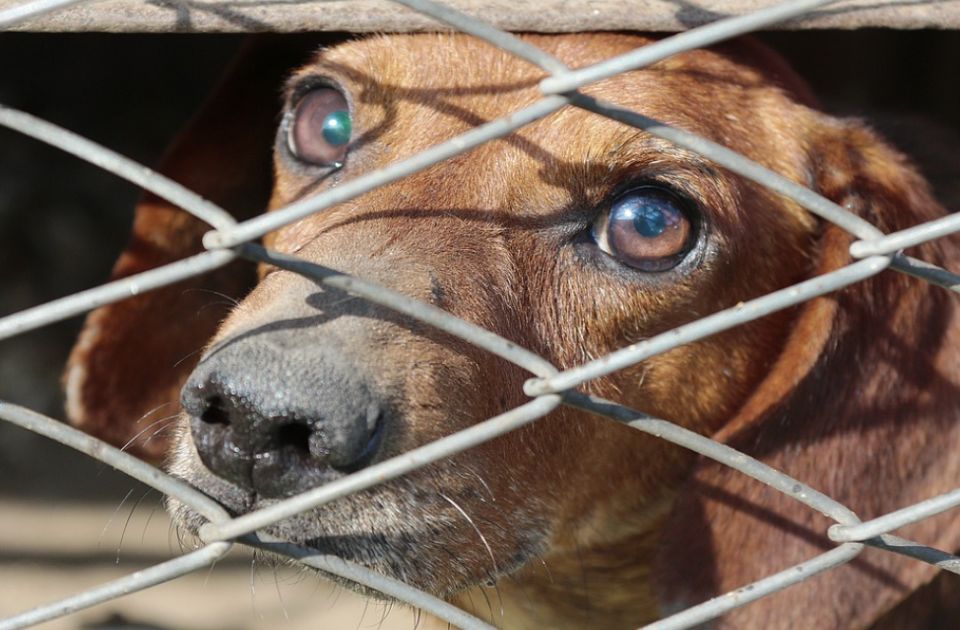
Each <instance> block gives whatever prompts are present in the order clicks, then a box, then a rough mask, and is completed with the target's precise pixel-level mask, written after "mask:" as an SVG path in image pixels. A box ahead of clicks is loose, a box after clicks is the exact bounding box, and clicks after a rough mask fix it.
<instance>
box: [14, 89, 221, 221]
mask: <svg viewBox="0 0 960 630" xmlns="http://www.w3.org/2000/svg"><path fill="white" fill-rule="evenodd" d="M0 125H3V126H4V127H7V128H8V129H13V130H14V131H18V132H20V133H22V134H24V135H27V136H30V137H31V138H34V139H36V140H40V141H41V142H45V143H47V144H49V145H50V146H53V147H56V148H58V149H60V150H61V151H65V152H66V153H70V154H72V155H75V156H77V157H78V158H80V159H81V160H85V161H87V162H89V163H91V164H93V165H95V166H99V167H100V168H102V169H103V170H105V171H107V172H110V173H113V174H114V175H116V176H118V177H122V178H123V179H125V180H127V181H128V182H132V183H134V184H136V185H137V186H139V187H140V188H143V189H144V190H149V191H150V192H152V193H153V194H155V195H156V196H158V197H160V198H162V199H166V200H167V201H169V202H170V203H172V204H173V205H175V206H177V207H178V208H183V209H184V210H186V211H187V212H189V213H190V214H192V215H193V216H195V217H197V218H198V219H200V220H201V221H203V222H204V223H207V224H209V225H212V226H213V227H215V228H217V229H226V228H229V227H231V226H233V225H236V223H237V222H236V221H234V219H233V217H232V216H230V213H229V212H227V211H226V210H224V209H223V208H220V207H219V206H217V205H216V204H213V203H210V202H209V201H207V200H206V199H204V198H203V197H201V196H200V195H198V194H197V193H195V192H193V191H192V190H189V189H187V188H184V187H183V186H181V185H180V184H178V183H177V182H175V181H173V180H172V179H169V178H167V177H164V176H163V175H161V174H160V173H157V172H156V171H154V170H151V169H149V168H147V167H146V166H143V165H141V164H138V163H137V162H134V161H133V160H131V159H129V158H125V157H123V156H122V155H120V154H119V153H117V152H116V151H111V150H110V149H108V148H106V147H104V146H101V145H99V144H97V143H96V142H93V141H91V140H87V139H86V138H84V137H82V136H78V135H77V134H75V133H73V132H72V131H67V130H66V129H64V128H63V127H58V126H57V125H54V124H53V123H49V122H47V121H45V120H41V119H39V118H37V117H36V116H31V115H30V114H27V113H26V112H22V111H20V110H17V109H12V108H10V107H7V106H5V105H0ZM223 159H225V160H226V159H229V157H228V156H224V158H223Z"/></svg>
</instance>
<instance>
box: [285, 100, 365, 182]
mask: <svg viewBox="0 0 960 630" xmlns="http://www.w3.org/2000/svg"><path fill="white" fill-rule="evenodd" d="M352 127H353V123H352V121H351V119H350V107H349V105H348V104H347V99H345V98H344V96H343V94H342V93H341V92H340V91H339V90H336V89H334V88H330V87H321V88H315V89H313V90H310V91H309V92H307V93H306V94H304V95H303V96H302V97H301V98H300V100H299V101H298V102H297V105H296V107H295V108H294V109H293V112H292V113H291V114H290V115H289V118H288V120H287V121H286V133H287V147H288V148H289V149H290V152H291V153H292V154H293V155H294V156H296V158H297V159H299V160H302V161H304V162H309V163H310V164H316V165H317V166H333V167H339V166H341V165H342V164H343V161H344V159H346V157H347V148H348V146H349V143H350V134H351V132H352Z"/></svg>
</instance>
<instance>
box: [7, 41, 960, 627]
mask: <svg viewBox="0 0 960 630" xmlns="http://www.w3.org/2000/svg"><path fill="white" fill-rule="evenodd" d="M760 37H761V39H763V40H765V41H766V42H767V43H769V44H770V45H772V46H773V47H774V48H775V49H777V50H779V51H780V52H781V53H783V54H784V55H785V56H786V57H787V58H788V59H789V60H790V61H791V62H792V63H793V65H794V66H795V67H796V68H797V69H798V70H799V72H800V74H801V75H803V76H805V77H806V78H807V79H808V80H810V82H811V83H812V84H813V86H814V89H815V91H816V92H817V93H818V94H819V95H820V96H821V97H822V98H823V101H824V104H825V107H826V108H827V109H828V110H830V111H832V112H834V113H842V114H848V115H854V116H859V117H863V118H866V119H868V120H871V121H874V122H875V123H876V125H877V126H878V127H880V128H882V129H883V130H884V131H885V132H886V133H887V134H888V136H891V137H893V138H894V143H895V144H897V145H898V146H900V147H901V148H903V149H904V150H905V151H906V152H907V153H910V154H912V155H914V156H916V157H917V159H918V160H919V161H920V162H921V163H922V164H923V168H924V171H925V172H926V174H927V175H928V177H930V178H931V179H933V180H936V181H937V182H938V186H939V189H940V195H941V199H942V200H944V202H945V203H946V204H947V206H948V209H949V210H956V209H957V208H958V206H957V204H956V203H954V202H951V201H949V200H951V199H953V200H958V199H960V178H958V177H956V174H957V167H956V162H957V160H956V154H957V147H958V146H960V142H958V140H960V133H958V130H960V82H957V81H956V60H957V59H960V34H957V33H951V32H931V31H919V32H897V31H884V30H868V31H858V32H852V33H847V32H832V31H827V32H815V33H811V32H801V33H767V34H762V35H761V36H760ZM240 41H241V38H240V37H239V36H225V35H149V36H143V35H92V34H83V35H35V34H12V33H7V34H0V59H2V60H3V61H2V62H0V103H3V104H6V105H10V106H12V107H16V108H19V109H22V110H25V111H27V112H29V113H32V114H35V115H37V116H39V117H41V118H44V119H46V120H49V121H52V122H54V123H57V124H59V125H62V126H64V127H66V128H67V129H70V130H72V131H75V132H78V133H80V134H81V135H84V136H87V137H89V138H91V139H93V140H95V141H97V142H99V143H101V144H103V145H105V146H107V147H110V148H112V149H114V150H116V151H119V152H120V153H122V154H124V155H126V156H129V157H131V158H133V159H135V160H138V161H140V162H142V163H144V164H147V165H151V164H155V163H156V161H157V159H158V158H159V156H160V154H161V152H162V151H163V149H164V147H165V146H166V144H167V143H168V142H169V141H170V139H171V138H172V137H173V136H174V134H175V133H176V131H177V129H178V128H179V127H180V126H181V125H182V124H183V123H184V121H185V120H186V119H187V118H188V117H189V116H190V114H191V113H192V112H193V111H194V109H195V108H196V107H197V106H198V104H199V103H200V101H201V100H202V99H203V97H204V95H205V94H206V92H207V90H208V89H209V88H210V87H211V85H212V84H213V82H214V81H215V80H216V78H217V77H218V75H219V74H220V73H221V71H222V70H223V68H224V67H225V65H226V64H227V62H228V61H229V59H230V58H231V56H232V55H233V53H234V52H235V50H236V49H237V47H238V45H239V44H240ZM278 81H279V78H278ZM137 196H138V191H137V190H136V189H135V188H134V187H132V186H131V185H129V184H127V183H126V182H124V181H121V180H119V179H117V178H115V177H113V176H111V175H108V174H106V173H104V172H102V171H100V170H98V169H97V168H95V167H93V166H90V165H88V164H86V163H85V162H82V161H81V160H78V159H75V158H73V157H71V156H68V155H66V154H64V153H62V152H60V151H58V150H56V149H53V148H50V147H48V146H46V145H43V144H40V143H38V142H35V141H33V140H30V139H28V138H25V137H22V136H20V135H18V134H15V133H13V132H9V131H6V130H3V129H0V316H2V315H6V314H10V313H14V312H17V311H19V310H21V309H24V308H27V307H30V306H34V305H37V304H41V303H43V302H46V301H48V300H51V299H54V298H57V297H61V296H64V295H68V294H70V293H73V292H75V291H78V290H81V289H85V288H89V287H92V286H95V285H97V284H99V283H101V282H103V281H104V280H105V279H106V277H107V275H108V273H109V270H110V267H111V265H112V263H113V261H114V259H115V257H116V255H117V254H118V252H119V251H120V249H121V248H122V246H123V244H124V242H125V240H126V235H127V231H128V229H129V225H130V221H131V217H132V213H131V209H132V207H133V205H134V203H135V201H136V199H137ZM81 321H82V319H81V318H75V319H72V320H69V321H65V322H61V323H58V324H55V325H51V326H47V327H45V328H42V329H40V330H37V331H33V332H31V333H28V334H25V335H21V336H18V337H14V338H12V339H8V340H4V341H0V399H2V400H5V401H9V402H13V403H16V404H20V405H24V406H27V407H29V408H31V409H34V410H37V411H39V412H41V413H44V414H47V415H50V416H53V417H55V418H63V416H64V414H63V396H62V392H61V387H60V382H59V378H60V374H61V372H62V369H63V365H64V362H65V360H66V357H67V354H68V352H69V349H70V346H71V344H72V342H73V339H74V337H75V335H76V334H77V331H78V330H79V327H80V324H81ZM179 552H180V543H179V542H178V540H177V536H176V532H175V531H174V530H173V529H172V528H171V526H170V522H169V520H168V518H167V517H166V514H165V513H164V511H163V508H162V499H161V497H160V496H159V495H158V493H156V492H154V491H150V490H149V489H147V488H146V487H143V486H141V485H139V484H137V483H136V482H134V481H131V480H130V479H128V478H127V477H125V476H124V475H121V474H119V473H115V472H114V471H112V470H111V469H109V468H108V467H107V466H104V465H102V464H99V463H97V462H95V461H93V460H91V459H90V458H88V457H86V456H83V455H79V454H77V453H74V452H73V451H71V450H69V449H67V448H64V447H59V446H57V445H55V444H53V443H52V442H49V441H47V440H45V439H44V438H41V437H39V436H35V435H33V434H30V433H28V432H26V431H23V430H20V429H18V428H15V427H12V426H7V425H6V424H5V423H3V422H2V421H0V617H3V616H7V615H9V614H13V613H16V612H20V611H22V610H25V609H28V608H30V607H31V606H34V605H37V604H40V603H44V602H47V601H51V600H54V599H57V598H60V597H64V596H67V595H71V594H74V593H76V592H78V591H79V590H81V589H83V588H84V587H87V586H93V585H96V584H99V583H102V582H104V581H106V580H109V579H112V578H116V577H120V576H122V575H126V574H129V573H131V572H133V571H135V570H137V569H141V568H145V567H147V566H150V565H152V564H155V563H158V562H161V561H163V560H166V559H168V558H169V557H171V556H173V555H176V554H178V553H179ZM416 625H417V618H416V616H415V615H414V613H413V612H411V611H409V610H407V609H405V608H403V607H401V606H399V605H395V606H392V607H389V606H384V605H383V604H381V603H377V602H371V603H367V602H365V601H364V600H362V599H360V598H358V597H357V596H355V595H353V594H351V593H349V592H347V591H344V590H342V589H338V588H335V587H332V586H329V585H328V584H327V583H326V582H324V581H323V580H320V579H319V578H318V577H316V576H315V575H314V574H312V573H310V572H306V571H302V570H300V569H298V568H292V567H288V568H281V569H277V568H275V567H273V566H271V565H270V564H269V563H266V562H263V561H261V560H256V561H255V560H253V558H252V557H251V555H250V554H249V553H246V552H243V551H234V552H233V553H232V554H231V555H230V556H228V557H227V558H226V559H225V560H224V561H221V562H220V563H219V564H217V565H216V566H215V567H214V568H212V569H210V570H208V571H203V572H198V573H195V574H193V575H191V576H188V577H184V578H181V579H178V580H175V581H173V582H171V583H168V584H165V585H161V586H158V587H155V588H153V589H150V590H148V591H145V592H142V593H139V594H136V595H132V596H128V597H126V598H123V599H120V600H116V601H113V602H109V603H107V604H103V605H101V606H97V607H95V608H93V609H90V610H88V611H84V612H82V613H78V614H76V615H73V616H71V617H68V618H67V619H65V620H60V621H56V622H51V623H49V624H45V625H43V626H41V627H44V628H81V627H82V628H184V629H188V630H189V629H201V628H211V629H212V628H218V629H228V628H229V629H234V628H235V629H247V628H251V629H252V628H307V627H311V628H317V627H329V628H367V627H384V628H413V627H415V626H416Z"/></svg>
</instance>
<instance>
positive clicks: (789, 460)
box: [655, 120, 960, 628]
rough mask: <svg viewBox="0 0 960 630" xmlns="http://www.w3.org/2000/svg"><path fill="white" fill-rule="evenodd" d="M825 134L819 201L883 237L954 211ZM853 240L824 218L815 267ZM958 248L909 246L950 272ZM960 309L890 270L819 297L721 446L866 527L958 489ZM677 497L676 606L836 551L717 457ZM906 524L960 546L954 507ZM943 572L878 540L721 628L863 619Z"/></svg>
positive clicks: (842, 253) (867, 139) (663, 576)
mask: <svg viewBox="0 0 960 630" xmlns="http://www.w3.org/2000/svg"><path fill="white" fill-rule="evenodd" d="M818 129H819V130H818V132H817V133H816V138H814V139H813V141H812V142H811V147H810V154H811V156H812V164H813V166H812V167H811V170H812V171H815V172H816V181H817V184H818V186H819V189H820V190H819V192H820V193H821V194H823V195H824V196H826V197H828V198H830V199H832V200H833V201H835V202H836V203H838V204H840V205H842V206H844V207H846V208H848V209H851V210H853V211H855V212H857V213H858V214H859V215H861V216H862V217H864V218H865V219H867V220H868V221H870V222H872V223H873V224H874V225H876V226H878V227H879V228H880V229H881V230H883V231H885V232H889V231H893V230H898V229H902V228H905V227H909V226H911V225H915V224H918V223H921V222H923V221H926V220H930V219H932V218H935V217H936V216H941V215H942V214H943V213H944V212H943V210H942V209H941V208H940V206H939V205H938V204H937V202H936V201H935V200H934V199H933V197H932V194H931V193H930V189H929V186H928V184H927V183H926V182H925V181H924V180H923V178H922V177H921V176H919V175H918V174H917V173H916V171H915V170H914V169H913V168H912V167H911V166H910V165H909V164H908V163H907V162H906V160H905V159H904V158H903V157H902V156H901V155H899V154H898V153H896V152H895V151H894V150H892V149H890V148H889V147H887V146H886V145H884V144H883V143H882V142H881V141H880V140H878V139H877V138H876V136H874V135H873V134H872V132H870V131H868V130H866V129H865V128H863V127H862V126H861V125H859V124H858V123H843V122H836V121H830V120H823V121H822V123H821V124H820V125H819V127H818ZM850 243H851V238H850V237H849V236H848V235H847V234H846V233H844V232H842V231H841V230H840V229H839V228H836V227H834V226H832V225H829V224H826V223H825V224H824V225H823V226H822V228H821V233H820V236H819V241H818V243H817V252H816V257H815V262H814V264H813V269H812V270H811V275H819V274H823V273H826V272H829V271H832V270H835V269H838V268H840V267H841V266H843V265H846V264H848V263H849V262H852V261H851V259H850V256H849V253H848V247H849V244H850ZM956 245H957V244H956V242H955V241H954V242H952V243H946V242H944V241H943V240H941V241H940V242H935V243H930V244H926V245H922V246H919V247H917V248H915V249H914V250H911V251H910V252H908V253H911V254H914V255H916V256H918V257H920V258H922V259H925V260H928V261H929V262H932V263H935V264H939V265H945V264H946V265H947V266H948V267H949V266H951V263H952V264H953V266H955V264H956V261H957V256H956V254H955V253H953V254H951V253H950V252H956V251H958V250H957V247H956ZM949 256H953V260H952V261H950V259H949ZM758 264H776V261H758ZM957 311H958V308H957V303H956V301H955V298H954V297H953V296H951V295H950V294H949V293H947V292H946V291H944V290H942V289H940V288H937V287H933V286H931V285H928V284H927V283H925V282H922V281H920V280H917V279H914V278H910V277H907V276H904V275H902V274H899V273H896V272H893V271H885V272H883V273H881V274H880V275H879V276H875V277H874V278H872V279H870V280H867V281H865V282H862V283H859V284H856V285H854V286H851V287H849V288H847V289H844V290H842V291H840V292H838V293H835V294H832V295H828V296H825V297H822V298H819V299H815V300H812V301H810V302H807V303H806V304H804V305H802V306H800V307H798V310H797V314H796V319H795V320H794V322H793V327H792V330H791V333H790V335H789V336H788V338H787V340H786V342H785V344H784V347H783V348H782V352H781V354H780V356H779V357H778V359H777V361H776V362H775V364H774V366H773V368H772V369H771V370H770V372H769V374H768V375H767V376H766V377H765V378H764V380H763V381H762V382H761V384H760V385H759V386H758V387H757V389H756V390H755V392H754V393H753V395H752V396H751V397H750V398H749V399H748V401H747V402H746V403H745V405H744V406H743V408H742V409H741V410H740V411H739V412H738V413H737V414H736V416H735V417H734V418H733V419H732V420H731V422H730V423H728V424H727V425H726V426H725V427H724V428H723V430H721V431H720V432H719V433H718V434H717V435H715V436H713V437H714V439H716V440H718V441H720V442H723V443H726V444H729V445H730V446H732V447H734V448H736V449H738V450H740V451H743V452H745V453H747V454H750V455H752V456H754V457H756V458H758V459H760V460H761V461H763V462H765V463H767V464H769V465H771V466H773V467H775V468H777V469H779V470H781V471H783V472H786V473H787V474H789V475H791V476H793V477H794V478H796V479H798V480H799V481H802V482H805V483H807V484H808V485H810V486H812V487H813V488H815V489H817V490H820V491H821V492H824V493H825V494H826V495H828V496H830V497H833V498H834V499H836V500H837V501H839V502H841V503H842V504H844V505H846V506H848V507H849V508H850V509H852V510H853V511H854V512H856V513H857V514H858V515H859V517H860V518H861V519H863V520H866V519H870V518H874V517H876V516H880V515H882V514H885V513H887V512H890V511H893V510H896V509H898V508H902V507H905V506H908V505H910V504H911V503H914V502H916V501H919V500H921V499H924V498H928V497H932V496H934V495H937V494H939V493H942V492H946V491H948V490H950V489H951V488H953V487H955V486H956V485H957V481H958V480H960V457H957V453H958V452H960V423H958V422H957V418H958V417H960V416H958V407H960V363H958V362H957V360H956V348H957V344H958V343H960V330H958V328H960V325H958V315H957ZM679 496H680V498H679V499H678V501H677V503H676V506H675V509H674V511H673V513H672V514H671V516H670V517H669V520H668V522H667V524H666V526H665V527H664V529H663V532H664V534H663V545H662V547H661V549H662V552H661V555H660V556H659V557H658V559H657V562H656V567H657V569H656V573H655V576H656V577H655V583H656V587H657V588H658V589H659V592H660V596H661V601H662V604H663V612H664V613H669V612H675V611H676V610H679V609H682V608H686V607H688V606H691V605H693V604H696V603H699V602H702V601H705V600H706V599H708V598H709V597H711V596H714V595H717V594H720V593H724V592H727V591H729V590H732V589H735V588H738V587H740V586H743V585H746V584H748V583H750V582H753V581H755V580H757V579H760V578H763V577H765V576H768V575H771V574H773V573H776V572H778V571H781V570H784V569H787V568H789V567H791V566H792V565H794V564H796V563H799V562H801V561H804V560H807V559H810V558H813V557H814V556H816V555H818V554H820V553H823V552H825V551H827V550H829V549H831V548H833V547H834V546H835V543H832V542H830V541H829V540H828V539H827V537H826V531H827V529H828V527H829V526H830V525H831V524H832V521H830V520H829V519H827V518H826V517H824V516H822V515H820V514H818V513H815V511H814V510H812V509H810V508H807V507H805V506H803V505H801V504H800V503H799V502H797V501H796V500H794V499H793V498H791V497H788V496H785V495H784V494H782V493H780V492H777V491H775V490H773V489H771V488H769V487H767V486H764V485H762V484H760V483H759V482H756V481H754V480H752V479H749V478H748V477H746V476H745V475H742V474H740V473H738V472H736V471H734V470H732V469H730V468H727V467H725V466H722V465H720V464H717V463H715V462H712V461H708V460H702V461H700V462H699V463H698V464H697V467H696V469H695V472H694V474H693V476H692V477H691V479H690V481H689V484H688V487H686V488H684V489H683V490H682V491H681V493H680V495H679ZM897 533H898V534H899V535H901V536H903V537H906V538H908V539H912V540H916V541H918V542H920V543H922V544H926V545H931V546H934V547H937V548H939V549H943V550H946V551H948V552H951V553H952V552H954V551H955V550H956V549H957V548H960V520H957V518H956V516H955V515H954V516H949V515H942V516H941V517H938V518H933V519H928V520H925V521H922V522H921V523H918V524H915V525H912V526H909V527H905V528H903V529H902V530H900V531H898V532H897ZM935 571H936V570H935V569H934V568H933V567H931V566H930V565H927V564H924V563H922V562H920V561H918V560H914V559H910V558H905V557H903V556H899V555H896V554H893V553H889V552H886V551H880V550H876V549H871V548H867V549H865V550H864V552H863V553H862V554H861V555H860V556H859V557H858V558H857V559H855V560H854V561H853V562H851V563H849V564H847V565H845V566H842V567H839V568H835V569H832V570H829V571H826V572H824V573H821V574H819V575H817V576H815V577H813V578H810V579H808V580H806V581H804V582H802V583H800V584H798V585H795V586H792V587H790V588H788V589H787V590H785V591H783V592H781V593H777V594H775V595H772V596H768V597H765V598H762V599H760V600H758V601H756V602H754V603H752V604H749V605H747V606H745V607H743V608H740V609H737V610H735V611H733V612H731V613H729V614H728V615H727V616H725V617H724V618H723V619H722V620H721V621H720V622H719V625H720V626H722V627H737V628H788V627H804V628H821V627H835V626H836V625H837V623H838V621H837V620H846V621H848V622H849V623H850V624H851V625H852V626H855V627H864V626H867V625H870V624H871V623H873V622H875V621H876V620H877V619H879V618H881V617H882V616H883V615H884V614H885V613H886V612H887V611H889V610H890V609H891V608H893V607H894V606H896V605H897V604H898V602H900V601H901V600H902V599H903V598H904V597H905V596H906V595H907V594H908V593H910V592H911V591H913V590H914V589H917V588H918V587H919V586H920V585H922V584H923V583H925V582H927V581H929V580H930V579H931V578H932V577H933V575H934V574H935ZM949 577H951V578H954V579H956V578H955V576H949Z"/></svg>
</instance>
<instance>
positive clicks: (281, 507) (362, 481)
mask: <svg viewBox="0 0 960 630" xmlns="http://www.w3.org/2000/svg"><path fill="white" fill-rule="evenodd" d="M559 404H560V397H559V396H541V397H540V398H537V399H536V400H532V401H530V402H528V403H526V404H525V405H521V406H520V407H517V408H515V409H511V410H510V411H507V412H506V413H502V414H500V415H499V416H495V417H493V418H490V419H489V420H485V421H483V422H481V423H479V424H475V425H473V426H472V427H470V428H467V429H464V430H462V431H458V432H457V433H453V434H451V435H448V436H447V437H444V438H440V439H439V440H435V441H433V442H431V443H429V444H426V445H424V446H420V447H418V448H415V449H413V450H412V451H408V452H406V453H404V454H402V455H397V456H396V457H391V458H390V459H387V460H385V461H382V462H380V463H377V464H374V465H372V466H369V467H367V468H364V469H363V470H361V471H360V472H356V473H353V474H352V475H348V476H346V477H343V478H341V479H338V480H336V481H333V482H330V483H328V484H324V485H322V486H320V487H319V488H314V489H313V490H308V491H307V492H304V493H302V494H298V495H297V496H295V497H291V498H289V499H286V500H284V501H281V502H279V503H275V504H273V505H271V506H269V507H265V508H262V509H259V510H256V511H254V512H249V513H247V514H244V515H243V516H238V517H237V518H235V519H233V520H232V521H230V522H228V523H207V524H205V525H203V526H202V527H201V528H200V538H201V539H202V540H204V541H206V542H213V541H216V540H227V539H231V538H236V537H237V536H242V535H243V534H249V533H250V532H253V531H256V530H258V529H260V528H262V527H266V526H268V525H271V524H273V523H276V522H277V521H280V520H282V519H285V518H288V517H290V516H294V515H295V514H299V513H301V512H305V511H307V510H312V509H314V508H316V507H319V506H321V505H323V504H325V503H329V502H331V501H333V500H335V499H339V498H341V497H344V496H347V495H348V494H353V493H354V492H359V491H361V490H365V489H367V488H369V487H371V486H375V485H377V484H380V483H383V482H385V481H388V480H390V479H394V478H395V477H399V476H400V475H404V474H406V473H408V472H410V471H413V470H417V469H418V468H423V467H424V466H426V465H427V464H430V463H433V462H435V461H437V460H440V459H444V458H446V457H450V456H451V455H455V454H457V453H459V452H461V451H465V450H467V449H468V448H471V447H473V446H477V445H478V444H482V443H484V442H488V441H490V440H492V439H493V438H496V437H499V436H501V435H503V434H504V433H508V432H510V431H514V430H516V429H519V428H520V427H522V426H524V425H526V424H529V423H531V422H533V421H534V420H537V419H538V418H541V417H543V416H545V415H547V414H548V413H550V412H551V411H553V410H554V409H555V408H556V407H557V406H558V405H559Z"/></svg>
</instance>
